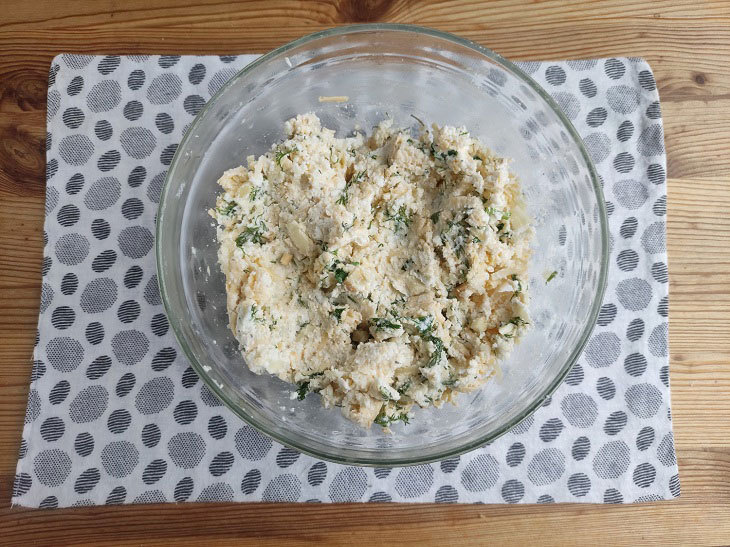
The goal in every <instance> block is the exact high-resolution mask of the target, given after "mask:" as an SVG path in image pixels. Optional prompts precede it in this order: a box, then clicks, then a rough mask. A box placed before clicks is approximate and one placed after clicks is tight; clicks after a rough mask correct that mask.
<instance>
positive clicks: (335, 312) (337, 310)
mask: <svg viewBox="0 0 730 547" xmlns="http://www.w3.org/2000/svg"><path fill="white" fill-rule="evenodd" d="M343 311H345V308H335V309H334V310H333V311H332V315H334V316H335V317H336V318H337V322H338V323H339V322H340V321H342V312H343Z"/></svg>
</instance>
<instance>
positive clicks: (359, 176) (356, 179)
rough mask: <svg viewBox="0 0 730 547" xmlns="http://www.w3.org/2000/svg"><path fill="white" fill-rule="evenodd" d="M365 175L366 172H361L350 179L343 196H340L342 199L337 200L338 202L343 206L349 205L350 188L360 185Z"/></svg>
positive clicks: (346, 183)
mask: <svg viewBox="0 0 730 547" xmlns="http://www.w3.org/2000/svg"><path fill="white" fill-rule="evenodd" d="M364 175H365V171H364V170H363V171H360V172H358V173H357V174H353V175H351V176H350V178H349V179H348V180H347V181H345V189H344V190H343V191H342V194H340V197H339V198H337V202H336V203H339V204H340V205H342V206H345V205H347V202H348V201H350V187H351V186H352V185H353V184H358V183H359V182H360V180H361V179H362V177H363V176H364Z"/></svg>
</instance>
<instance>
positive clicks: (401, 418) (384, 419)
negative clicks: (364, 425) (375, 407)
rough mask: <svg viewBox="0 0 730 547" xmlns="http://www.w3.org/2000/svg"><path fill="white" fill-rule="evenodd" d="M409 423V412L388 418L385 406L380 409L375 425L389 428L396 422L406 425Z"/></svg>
mask: <svg viewBox="0 0 730 547" xmlns="http://www.w3.org/2000/svg"><path fill="white" fill-rule="evenodd" d="M408 421H409V418H408V413H407V412H401V413H400V414H398V413H395V414H391V415H390V416H388V415H387V414H386V413H385V405H383V408H381V409H380V412H379V413H378V415H377V416H376V417H375V423H376V424H378V425H379V426H382V427H388V426H389V425H390V424H392V423H394V422H403V423H404V424H407V423H408Z"/></svg>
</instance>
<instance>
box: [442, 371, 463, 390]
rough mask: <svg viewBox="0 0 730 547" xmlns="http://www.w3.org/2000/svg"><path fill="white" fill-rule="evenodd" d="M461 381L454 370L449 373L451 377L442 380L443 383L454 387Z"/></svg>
mask: <svg viewBox="0 0 730 547" xmlns="http://www.w3.org/2000/svg"><path fill="white" fill-rule="evenodd" d="M458 381H459V378H458V377H457V376H456V375H455V374H454V373H453V372H452V373H450V374H449V379H448V380H445V381H443V382H441V385H444V386H447V387H452V386H454V385H455V384H456V382H458Z"/></svg>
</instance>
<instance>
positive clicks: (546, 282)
mask: <svg viewBox="0 0 730 547" xmlns="http://www.w3.org/2000/svg"><path fill="white" fill-rule="evenodd" d="M556 275H558V272H556V271H555V272H553V273H551V274H550V275H549V276H548V278H547V279H546V280H545V285H547V284H548V283H550V282H551V281H552V280H553V279H555V276H556Z"/></svg>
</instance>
